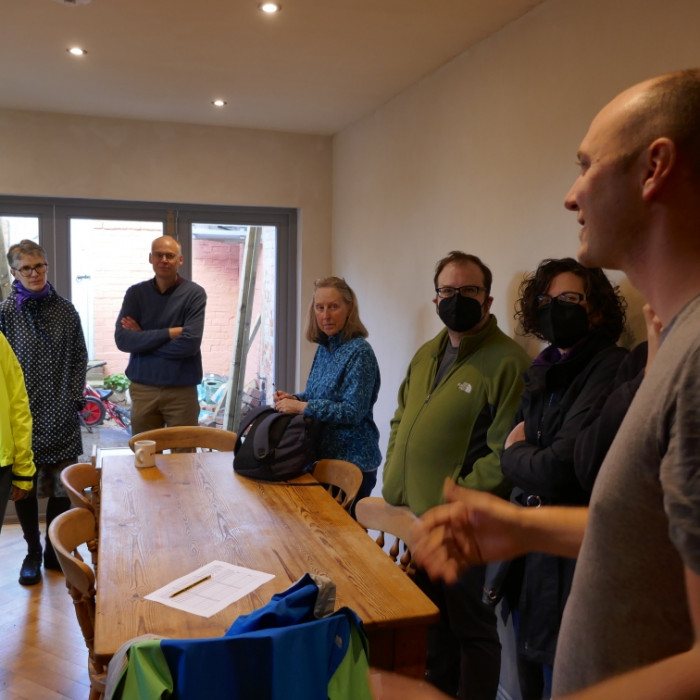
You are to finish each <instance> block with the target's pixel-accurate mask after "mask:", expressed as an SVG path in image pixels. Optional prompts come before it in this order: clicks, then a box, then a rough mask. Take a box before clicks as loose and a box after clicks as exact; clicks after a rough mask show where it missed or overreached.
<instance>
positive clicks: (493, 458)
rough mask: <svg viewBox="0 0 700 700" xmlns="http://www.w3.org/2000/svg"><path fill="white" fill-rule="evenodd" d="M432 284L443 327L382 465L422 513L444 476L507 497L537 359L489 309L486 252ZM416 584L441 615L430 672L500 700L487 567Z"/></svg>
mask: <svg viewBox="0 0 700 700" xmlns="http://www.w3.org/2000/svg"><path fill="white" fill-rule="evenodd" d="M433 282H434V288H435V298H434V299H433V302H434V303H435V306H436V312H437V314H438V316H439V317H440V320H441V321H442V322H443V323H444V324H445V328H444V329H443V330H442V331H440V333H438V335H437V336H436V337H435V338H433V339H432V340H430V341H428V342H427V343H426V344H425V345H423V346H422V347H421V348H420V349H419V350H418V352H417V353H416V354H415V356H414V357H413V359H412V360H411V364H410V366H409V368H408V374H407V375H406V379H405V380H404V382H403V383H402V385H401V388H400V389H399V406H398V408H397V410H396V413H395V415H394V418H393V419H392V422H391V434H390V437H389V445H388V448H387V455H386V463H385V465H384V471H383V479H384V487H383V491H382V493H383V495H384V498H385V499H386V500H387V501H388V502H389V503H392V504H394V505H407V506H409V508H411V510H412V511H413V512H414V513H415V514H416V515H422V514H423V513H424V512H425V511H426V510H428V509H429V508H432V507H433V506H436V505H438V504H439V503H441V501H442V487H443V483H444V481H445V478H446V477H450V478H452V479H454V480H455V481H457V482H458V483H459V484H461V485H462V486H465V487H467V488H473V489H478V490H481V491H489V492H491V493H497V494H499V495H507V494H508V493H509V491H510V484H509V483H508V482H507V480H506V479H505V477H504V476H503V473H502V471H501V467H500V453H501V449H502V447H503V443H504V441H505V438H506V436H507V435H508V432H509V430H510V428H511V426H512V423H513V417H514V415H515V411H516V409H517V407H518V403H519V401H520V394H521V392H522V388H523V384H522V379H521V374H522V373H523V372H524V371H525V369H526V368H527V367H528V365H529V363H530V361H529V358H528V357H527V355H526V354H525V352H524V351H523V350H522V349H521V348H520V346H519V345H517V343H515V341H513V340H512V339H511V338H509V337H508V336H506V335H505V334H504V333H503V332H502V331H501V330H499V328H498V326H497V324H496V318H495V317H494V316H493V315H492V314H491V313H490V309H491V303H492V301H493V299H492V297H491V296H490V290H491V282H492V275H491V271H490V270H489V268H488V267H487V266H486V265H484V263H483V262H482V261H481V260H480V259H479V258H478V257H476V256H474V255H468V254H466V253H463V252H461V251H452V252H451V253H449V254H448V255H447V256H446V257H444V258H443V259H442V260H440V261H439V262H438V263H437V266H436V269H435V277H434V280H433ZM416 583H418V585H419V586H421V588H422V589H423V590H424V591H425V592H426V594H427V595H428V596H429V597H430V598H431V599H432V600H433V601H434V602H435V603H436V605H437V606H438V608H439V609H440V612H441V619H440V621H439V623H438V624H437V625H435V626H434V627H433V628H431V630H430V632H429V636H428V657H427V663H426V666H427V673H426V678H427V679H428V680H429V681H430V682H431V683H433V684H434V685H436V686H437V687H438V688H440V689H442V690H443V691H444V692H446V693H448V694H449V695H451V696H452V697H455V696H457V694H458V697H460V698H470V699H479V700H481V699H482V698H483V699H484V700H493V698H495V697H496V693H497V689H498V678H499V671H500V644H499V642H498V634H497V632H496V618H495V615H494V613H493V611H492V610H491V609H489V608H487V607H486V606H485V605H483V604H482V602H481V596H482V587H483V583H484V571H483V568H479V567H477V568H473V569H470V570H469V571H468V572H467V573H466V574H465V575H464V576H463V577H462V578H460V580H459V581H458V583H457V584H455V585H453V586H450V587H447V586H444V585H442V584H433V583H430V581H429V580H428V578H427V576H425V575H424V574H423V572H421V571H418V572H417V576H416Z"/></svg>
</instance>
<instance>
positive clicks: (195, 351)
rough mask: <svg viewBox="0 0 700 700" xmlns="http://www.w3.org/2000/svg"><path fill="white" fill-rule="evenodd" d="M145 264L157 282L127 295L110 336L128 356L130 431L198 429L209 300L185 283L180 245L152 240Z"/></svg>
mask: <svg viewBox="0 0 700 700" xmlns="http://www.w3.org/2000/svg"><path fill="white" fill-rule="evenodd" d="M148 261H149V262H150V263H151V265H153V271H154V272H155V277H154V278H153V279H150V280H146V281H145V282H140V283H139V284H135V285H133V286H132V287H129V289H127V290H126V295H125V297H124V302H123V303H122V308H121V311H120V312H119V318H118V319H117V323H116V328H115V331H114V340H115V342H116V344H117V347H118V348H119V349H120V350H122V351H123V352H128V353H130V354H131V357H130V358H129V364H128V366H127V368H126V376H127V377H129V379H130V380H131V386H130V387H129V393H130V394H131V403H132V405H131V428H132V432H133V434H134V435H136V434H137V433H140V432H143V431H144V430H152V429H154V428H162V427H164V426H174V425H197V421H198V418H199V402H198V400H197V385H198V384H199V383H200V382H201V381H202V353H201V350H200V346H201V343H202V333H203V331H204V309H205V306H206V303H207V294H206V292H205V291H204V289H202V287H200V286H199V285H198V284H195V283H194V282H191V281H190V280H186V279H183V278H182V277H180V275H179V274H178V270H179V269H180V266H181V265H182V262H183V257H182V250H181V248H180V244H179V243H178V242H177V241H176V240H175V239H174V238H173V237H172V236H161V237H160V238H156V239H155V240H154V241H153V243H152V245H151V252H150V254H149V256H148Z"/></svg>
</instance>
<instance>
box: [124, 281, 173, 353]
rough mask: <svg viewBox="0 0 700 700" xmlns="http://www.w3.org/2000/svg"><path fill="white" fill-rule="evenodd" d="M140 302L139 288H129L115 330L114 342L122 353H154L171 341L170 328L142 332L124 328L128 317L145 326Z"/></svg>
mask: <svg viewBox="0 0 700 700" xmlns="http://www.w3.org/2000/svg"><path fill="white" fill-rule="evenodd" d="M139 300H140V297H139V294H138V291H137V286H134V287H129V289H127V290H126V294H125V295H124V301H123V302H122V308H121V311H120V312H119V316H118V317H117V322H116V324H115V328H114V342H115V343H116V345H117V347H118V348H119V349H120V350H121V351H122V352H130V353H131V352H153V350H155V349H157V348H159V347H160V346H161V345H163V344H165V343H167V342H168V341H169V340H170V329H169V328H154V329H150V330H143V329H142V330H140V331H130V330H127V329H126V328H122V324H121V321H122V319H123V318H124V317H126V316H129V317H131V318H133V319H134V320H135V321H136V322H137V323H138V324H139V325H141V326H143V324H144V317H143V311H142V309H141V304H140V303H139Z"/></svg>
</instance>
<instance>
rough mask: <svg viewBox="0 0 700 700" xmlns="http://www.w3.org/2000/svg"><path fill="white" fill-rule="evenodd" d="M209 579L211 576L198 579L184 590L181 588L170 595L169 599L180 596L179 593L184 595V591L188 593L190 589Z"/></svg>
mask: <svg viewBox="0 0 700 700" xmlns="http://www.w3.org/2000/svg"><path fill="white" fill-rule="evenodd" d="M210 578H211V574H208V575H207V576H205V577H204V578H200V579H199V580H197V581H194V582H193V583H190V584H189V585H187V586H185V587H184V588H181V589H180V590H179V591H175V593H171V594H170V597H171V598H174V597H175V596H176V595H180V593H184V592H185V591H189V590H190V588H194V587H195V586H198V585H199V584H200V583H204V582H205V581H208V580H209V579H210Z"/></svg>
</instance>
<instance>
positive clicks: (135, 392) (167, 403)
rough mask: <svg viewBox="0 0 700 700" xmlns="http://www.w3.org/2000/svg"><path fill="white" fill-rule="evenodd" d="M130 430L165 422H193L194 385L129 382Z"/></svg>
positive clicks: (195, 411) (196, 410)
mask: <svg viewBox="0 0 700 700" xmlns="http://www.w3.org/2000/svg"><path fill="white" fill-rule="evenodd" d="M129 394H130V395H131V434H132V435H137V434H138V433H142V432H143V431H144V430H154V429H156V428H164V427H166V426H175V425H197V424H198V420H199V401H198V400H197V387H196V386H151V385H149V384H137V383H136V382H131V385H130V386H129Z"/></svg>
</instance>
